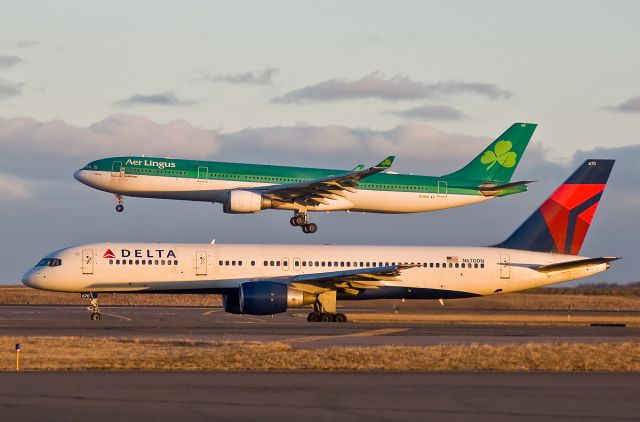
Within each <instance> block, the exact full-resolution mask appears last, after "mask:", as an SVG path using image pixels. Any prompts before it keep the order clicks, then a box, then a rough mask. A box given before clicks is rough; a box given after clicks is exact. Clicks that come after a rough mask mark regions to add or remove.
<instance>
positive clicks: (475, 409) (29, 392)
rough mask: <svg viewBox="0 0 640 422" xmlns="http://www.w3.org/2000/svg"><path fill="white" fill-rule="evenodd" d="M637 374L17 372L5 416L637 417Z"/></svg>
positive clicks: (2, 389) (2, 380)
mask: <svg viewBox="0 0 640 422" xmlns="http://www.w3.org/2000/svg"><path fill="white" fill-rule="evenodd" d="M639 396H640V374H608V373H495V372H490V373H426V374H425V373H361V372H358V373H344V372H312V373H309V372H304V373H297V372H257V373H249V372H239V373H238V372H230V373H229V372H228V373H224V372H222V373H220V372H197V373H196V372H192V373H184V372H172V373H158V372H152V373H141V372H119V373H118V372H103V373H100V372H97V373H96V372H40V373H38V372H25V373H15V372H14V373H2V374H0V415H1V416H2V420H5V421H12V420H19V421H31V420H47V421H76V420H77V421H86V420H91V421H115V420H136V421H147V420H152V421H158V420H161V421H164V420H224V421H269V420H279V421H327V420H340V421H351V420H353V421H361V420H371V421H440V420H446V421H448V422H457V421H474V422H483V421H492V422H496V421H497V422H500V421H514V420H518V421H541V420H544V421H556V420H557V421H581V422H582V421H638V420H639V418H640V402H639V401H638V397H639Z"/></svg>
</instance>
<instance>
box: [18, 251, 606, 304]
mask: <svg viewBox="0 0 640 422" xmlns="http://www.w3.org/2000/svg"><path fill="white" fill-rule="evenodd" d="M48 258H58V259H59V260H60V265H58V266H55V267H49V266H35V267H33V268H32V269H31V270H29V271H28V272H27V273H26V274H25V275H24V278H23V282H24V283H25V284H26V285H27V286H30V287H34V288H38V289H43V290H52V291H61V292H140V293H154V292H175V293H181V292H183V293H184V292H190V291H198V292H211V293H224V291H225V290H227V289H235V288H238V287H239V285H240V283H243V282H248V281H254V280H257V279H265V278H273V277H279V276H291V275H296V274H312V273H314V274H315V273H323V272H335V271H342V270H351V269H357V268H363V267H372V266H385V265H393V264H394V263H396V264H397V263H408V264H417V265H418V266H416V267H413V268H408V269H403V270H401V272H400V276H399V277H396V278H390V279H389V280H388V281H382V282H381V286H382V287H385V288H384V289H380V288H378V287H374V288H372V289H368V290H367V292H366V294H364V295H361V296H360V295H357V294H353V295H350V294H346V293H345V292H344V291H343V292H342V293H341V294H340V295H339V297H340V298H342V299H364V298H372V299H377V298H384V297H391V298H397V297H406V298H412V297H413V298H435V299H437V298H439V297H444V298H447V297H466V296H477V295H492V294H497V293H508V292H515V291H519V290H525V289H530V288H534V287H538V286H544V285H548V284H552V283H558V282H563V281H568V280H574V279H578V278H583V277H587V276H590V275H593V274H596V273H599V272H601V271H604V270H606V269H607V268H608V267H609V264H597V265H591V266H585V267H580V268H574V269H571V270H565V271H557V272H550V273H541V272H538V271H536V270H535V269H533V268H532V267H535V266H536V265H547V264H554V263H560V262H566V261H574V260H576V259H580V257H577V256H573V255H560V254H552V253H541V252H528V251H521V250H513V249H500V248H494V247H413V246H335V245H319V246H306V245H250V244H247V245H217V244H214V245H211V244H169V243H158V244H148V243H96V244H89V245H83V246H76V247H70V248H66V249H61V250H59V251H56V252H54V253H52V254H50V255H48ZM291 287H294V288H301V289H303V290H306V291H315V292H316V293H321V292H322V291H323V289H322V288H319V287H314V286H304V285H295V284H293V285H291ZM339 292H340V291H339ZM376 292H378V293H376ZM351 296H353V297H351Z"/></svg>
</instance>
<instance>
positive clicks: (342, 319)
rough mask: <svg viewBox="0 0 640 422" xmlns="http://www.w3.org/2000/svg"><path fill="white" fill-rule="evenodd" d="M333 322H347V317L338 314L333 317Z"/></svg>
mask: <svg viewBox="0 0 640 422" xmlns="http://www.w3.org/2000/svg"><path fill="white" fill-rule="evenodd" d="M333 320H334V321H335V322H347V316H346V315H345V314H343V313H341V312H338V313H337V314H335V315H334V316H333Z"/></svg>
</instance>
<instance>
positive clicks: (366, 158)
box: [0, 0, 640, 283]
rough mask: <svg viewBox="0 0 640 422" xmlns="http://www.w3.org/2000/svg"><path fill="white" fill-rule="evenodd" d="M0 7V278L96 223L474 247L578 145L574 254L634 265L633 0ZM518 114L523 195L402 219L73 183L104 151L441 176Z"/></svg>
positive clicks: (184, 238) (98, 230) (106, 233)
mask: <svg viewBox="0 0 640 422" xmlns="http://www.w3.org/2000/svg"><path fill="white" fill-rule="evenodd" d="M2 10H3V12H2V14H1V15H0V283H16V282H18V281H19V278H20V276H21V275H22V273H24V272H25V271H26V270H27V269H28V268H29V267H30V266H31V265H33V264H34V263H35V262H36V261H38V259H39V258H40V257H41V256H43V255H45V254H46V253H48V252H50V251H52V250H55V249H58V248H61V247H65V246H69V245H73V244H82V243H88V242H98V241H146V242H151V241H164V242H209V241H211V239H213V238H216V239H217V241H218V242H224V243H236V242H241V243H246V242H257V243H268V242H274V243H306V244H310V243H336V244H399V245H402V244H411V245H488V244H493V243H497V242H499V241H501V240H503V239H504V238H506V237H507V236H508V235H509V234H510V233H511V232H512V231H513V230H514V229H515V228H516V227H517V226H518V224H519V223H520V222H521V221H522V220H524V219H525V218H526V217H527V216H528V215H529V214H530V213H531V212H532V211H533V210H534V209H535V208H536V207H537V206H538V204H539V203H540V202H541V201H542V200H544V199H545V198H546V197H547V196H548V195H549V194H550V193H551V191H552V190H553V188H554V187H555V186H556V185H557V184H559V183H560V182H562V181H563V180H564V179H565V178H566V177H567V176H568V175H569V174H570V173H571V172H572V171H573V168H574V167H575V166H577V165H578V164H579V163H580V162H582V161H583V160H584V159H586V158H614V159H616V160H617V163H616V166H615V167H614V170H613V174H612V176H611V179H610V183H609V186H608V188H607V191H606V192H605V195H604V198H603V201H602V202H601V204H600V208H599V210H598V215H596V217H595V219H594V222H593V225H592V228H591V231H590V232H589V234H588V236H587V239H586V242H585V245H584V247H583V250H582V253H583V254H585V255H593V256H602V255H618V256H622V257H624V259H623V260H621V261H618V262H616V263H614V265H613V268H612V270H610V271H608V272H605V273H603V274H601V275H597V276H595V277H593V278H591V279H589V280H591V282H599V281H606V282H620V283H624V282H629V281H637V280H638V279H639V278H640V277H639V276H638V275H637V274H636V271H635V265H634V264H633V262H634V260H637V259H640V250H638V248H637V246H636V241H635V240H636V239H638V238H639V237H640V229H639V228H638V227H639V225H638V224H637V221H636V220H637V217H636V214H637V210H638V207H639V205H640V199H638V195H637V191H638V186H639V185H640V183H639V182H640V176H639V172H638V170H639V169H640V134H639V133H638V130H637V127H638V124H639V123H640V79H638V77H637V75H638V74H640V72H639V71H640V55H639V54H637V45H636V44H637V40H638V39H640V29H638V26H637V17H638V16H640V3H638V2H634V1H617V2H604V1H562V2H551V1H540V2H536V3H535V4H534V3H526V2H512V1H485V2H472V1H415V2H414V1H400V2H394V3H393V4H391V3H390V2H385V1H349V2H344V1H325V2H312V1H272V2H258V1H254V2H251V1H236V2H214V1H181V2H157V1H156V2H152V1H136V2H124V1H111V2H86V1H58V2H46V1H28V0H27V1H21V2H12V3H11V4H10V6H6V7H3V8H2ZM514 122H533V123H537V124H538V128H537V130H536V132H535V134H534V137H533V139H532V141H531V144H530V147H529V149H528V151H527V152H526V153H525V156H524V158H523V161H522V163H521V165H520V167H519V168H518V170H517V171H516V174H515V175H514V177H515V178H516V179H533V180H537V181H538V182H536V183H534V184H533V185H531V187H530V191H529V192H527V193H525V194H521V195H514V196H510V197H506V198H501V199H499V200H495V201H490V202H488V203H484V204H479V205H474V206H469V207H464V208H458V209H451V210H446V211H440V212H434V213H425V214H416V215H376V214H359V213H349V214H346V213H331V214H313V215H312V218H313V221H314V222H316V223H318V225H319V231H318V232H317V233H316V234H314V235H313V236H309V235H304V234H302V233H301V231H300V230H295V229H292V228H291V227H289V225H288V219H289V217H290V215H289V214H288V213H286V212H278V211H265V212H261V213H259V214H256V215H226V214H223V213H222V209H221V206H220V205H212V204H206V203H187V202H177V201H161V200H153V199H135V198H126V199H125V208H126V211H125V212H124V213H123V214H117V213H115V211H114V206H115V201H114V199H113V197H112V196H111V195H109V194H107V193H103V192H97V191H94V190H91V189H90V188H88V187H86V186H83V185H81V184H80V183H78V182H76V181H75V180H74V179H73V177H72V174H73V172H74V171H75V170H76V169H78V168H80V167H82V166H84V164H86V163H87V162H89V161H92V160H94V159H98V158H102V157H106V156H113V155H138V154H146V155H149V156H151V155H157V156H171V157H181V158H198V159H211V160H217V161H236V162H238V161H239V162H251V163H266V164H281V165H303V166H313V167H330V168H345V169H350V168H352V167H354V166H355V165H356V164H360V163H363V164H373V163H375V162H378V161H379V160H380V159H382V158H384V157H385V156H387V155H391V154H393V155H396V156H397V158H396V162H395V163H394V170H395V171H399V172H407V173H414V174H427V175H438V174H444V173H449V172H451V171H453V170H456V169H457V168H459V167H461V166H462V165H464V164H465V163H466V162H467V161H469V160H470V159H471V158H473V157H474V156H475V155H476V154H477V153H478V152H479V151H480V150H482V148H483V147H484V146H485V145H486V144H487V143H488V142H489V141H490V140H492V139H494V138H495V137H497V136H498V135H499V134H500V133H502V131H504V130H505V129H506V128H507V127H508V126H509V125H511V124H512V123H514Z"/></svg>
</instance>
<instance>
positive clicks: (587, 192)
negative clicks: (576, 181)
mask: <svg viewBox="0 0 640 422" xmlns="http://www.w3.org/2000/svg"><path fill="white" fill-rule="evenodd" d="M605 186H606V185H604V184H601V185H573V184H564V185H561V186H560V187H558V189H556V191H555V192H553V195H551V197H550V198H549V199H550V200H553V201H555V202H557V203H558V204H560V205H562V206H563V207H564V208H566V209H568V210H572V209H574V208H575V207H576V206H578V205H580V204H581V203H583V202H584V201H586V200H587V199H589V198H591V197H592V196H594V195H597V194H599V193H600V192H602V191H603V190H604V187H605Z"/></svg>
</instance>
